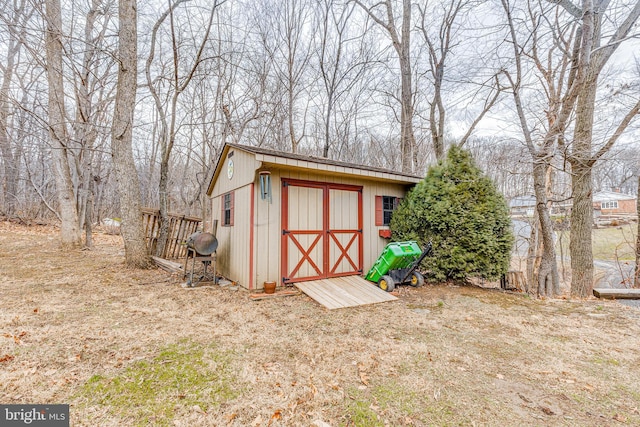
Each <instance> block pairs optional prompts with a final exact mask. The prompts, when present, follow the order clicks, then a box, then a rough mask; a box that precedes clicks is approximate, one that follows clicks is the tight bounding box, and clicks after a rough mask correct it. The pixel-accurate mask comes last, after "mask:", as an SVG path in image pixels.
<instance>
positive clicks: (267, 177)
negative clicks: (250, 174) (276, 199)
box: [260, 171, 271, 203]
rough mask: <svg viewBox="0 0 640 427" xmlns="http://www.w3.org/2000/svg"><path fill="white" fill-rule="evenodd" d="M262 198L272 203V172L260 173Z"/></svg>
mask: <svg viewBox="0 0 640 427" xmlns="http://www.w3.org/2000/svg"><path fill="white" fill-rule="evenodd" d="M260 198H261V199H262V200H269V203H271V172H269V171H262V172H260Z"/></svg>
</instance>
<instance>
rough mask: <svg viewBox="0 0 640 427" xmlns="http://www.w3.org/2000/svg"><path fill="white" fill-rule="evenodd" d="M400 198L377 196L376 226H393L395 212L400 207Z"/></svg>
mask: <svg viewBox="0 0 640 427" xmlns="http://www.w3.org/2000/svg"><path fill="white" fill-rule="evenodd" d="M398 203H400V198H398V197H394V196H376V225H389V224H391V217H392V216H393V211H394V210H395V209H396V208H397V207H398Z"/></svg>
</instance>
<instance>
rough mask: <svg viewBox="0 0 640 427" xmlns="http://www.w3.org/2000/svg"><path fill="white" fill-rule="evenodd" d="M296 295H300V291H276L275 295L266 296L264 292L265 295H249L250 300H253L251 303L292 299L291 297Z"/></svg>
mask: <svg viewBox="0 0 640 427" xmlns="http://www.w3.org/2000/svg"><path fill="white" fill-rule="evenodd" d="M295 295H300V291H298V290H285V291H276V292H275V293H273V294H265V293H264V292H263V293H257V294H250V295H249V299H251V301H260V300H263V299H272V298H280V297H290V296H295Z"/></svg>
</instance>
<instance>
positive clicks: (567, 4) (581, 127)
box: [549, 0, 640, 298]
mask: <svg viewBox="0 0 640 427" xmlns="http://www.w3.org/2000/svg"><path fill="white" fill-rule="evenodd" d="M549 1H550V2H552V3H557V4H559V5H560V6H561V7H562V8H564V9H565V10H566V11H567V12H568V13H569V14H571V15H572V16H573V17H574V18H575V19H576V20H577V21H578V22H579V23H580V30H579V33H578V38H577V41H578V43H576V45H575V49H574V51H573V52H572V55H573V57H572V61H573V64H572V66H573V69H574V71H575V78H574V80H573V81H572V82H570V84H572V85H575V88H576V100H575V106H576V110H575V115H576V118H575V127H574V131H573V138H572V141H571V144H570V145H569V144H566V142H565V140H564V138H560V139H559V142H560V144H561V147H562V149H563V150H564V152H565V155H566V158H567V160H568V161H569V163H570V164H571V173H572V181H571V190H572V196H573V207H572V210H571V234H570V238H571V241H570V244H569V250H570V252H571V272H572V275H571V295H573V296H575V297H579V298H585V297H587V296H589V295H590V294H591V290H592V288H593V251H592V246H591V245H592V239H591V228H592V223H593V199H592V193H593V181H592V170H593V167H594V165H595V163H596V162H597V161H598V160H599V159H600V158H601V157H602V156H603V155H604V154H605V153H607V151H609V150H610V149H611V147H612V146H613V144H614V143H615V142H616V141H617V139H618V138H619V137H620V135H621V134H622V133H623V132H624V131H625V129H626V128H627V126H628V125H629V123H630V122H631V120H632V119H633V117H635V115H637V114H638V105H637V104H636V106H635V107H632V109H631V110H629V113H628V114H627V115H626V116H625V117H624V119H623V120H622V121H621V122H620V124H619V125H618V126H617V128H616V129H615V131H614V133H613V134H612V135H611V136H610V137H609V138H608V139H607V140H606V141H605V142H604V144H602V145H601V146H600V148H599V149H598V150H597V151H596V152H595V153H594V136H593V128H594V114H595V103H596V94H597V90H598V78H599V76H600V74H601V72H602V70H603V68H604V66H605V65H606V64H607V62H608V61H609V59H610V58H611V56H612V55H613V54H614V52H615V51H616V50H617V49H618V47H619V46H620V45H621V44H622V43H623V42H624V41H625V40H627V38H628V36H629V35H630V32H631V31H632V29H633V28H634V25H635V23H636V22H637V20H638V17H639V16H640V0H638V1H636V2H635V4H632V6H631V8H630V9H628V11H627V12H626V16H625V15H621V12H620V11H619V10H616V11H615V13H616V15H618V16H623V17H624V19H623V20H622V22H621V23H619V24H618V26H617V27H616V28H614V29H613V32H612V34H611V36H610V37H609V39H608V40H606V41H605V43H604V44H603V43H602V42H603V40H602V37H603V36H602V28H603V25H604V23H605V22H606V20H607V19H609V16H610V15H609V14H608V12H609V10H608V8H609V6H610V2H609V1H606V0H591V1H584V2H583V4H582V6H581V7H579V6H576V5H575V4H573V3H572V2H571V1H570V0H549ZM611 13H613V11H611ZM612 22H614V21H613V20H612ZM608 24H610V23H608Z"/></svg>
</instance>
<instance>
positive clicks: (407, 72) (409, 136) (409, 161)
mask: <svg viewBox="0 0 640 427" xmlns="http://www.w3.org/2000/svg"><path fill="white" fill-rule="evenodd" d="M410 37H411V0H403V2H402V42H401V43H400V46H397V47H396V50H397V51H398V56H399V59H400V73H401V86H402V87H401V95H400V97H401V104H402V113H401V115H400V127H401V130H400V151H401V152H402V172H407V173H411V172H413V170H414V168H415V167H417V165H416V164H414V163H415V162H414V160H416V156H417V153H416V152H415V145H416V139H415V136H414V135H413V85H412V81H411V80H412V79H411V54H410V50H409V48H410V47H411V46H410V43H411V38H410Z"/></svg>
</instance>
